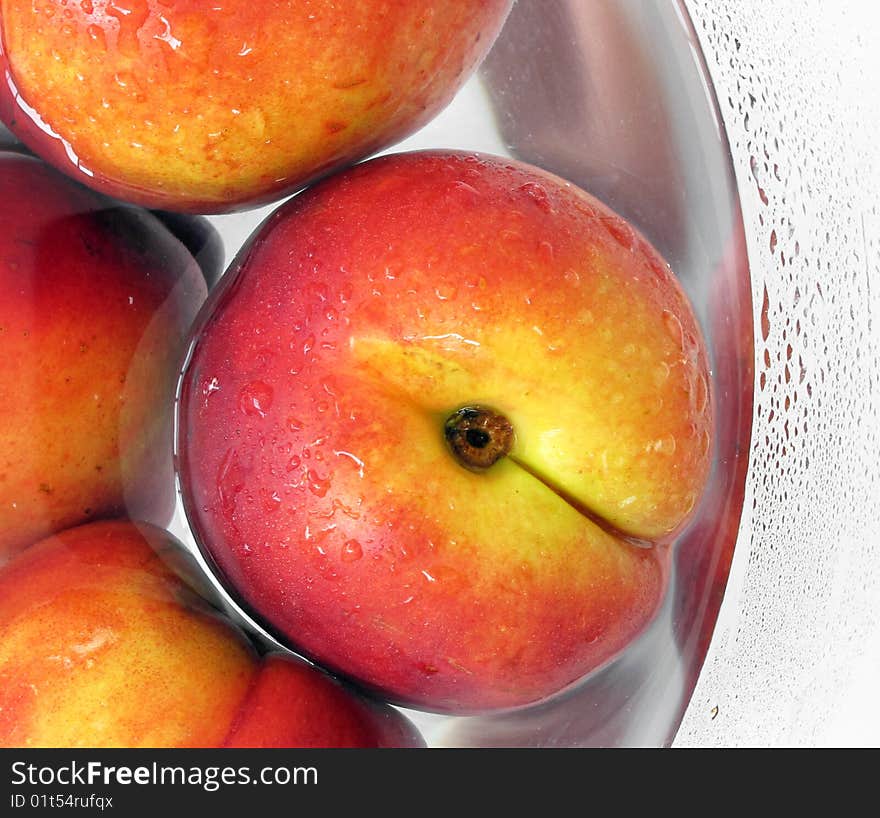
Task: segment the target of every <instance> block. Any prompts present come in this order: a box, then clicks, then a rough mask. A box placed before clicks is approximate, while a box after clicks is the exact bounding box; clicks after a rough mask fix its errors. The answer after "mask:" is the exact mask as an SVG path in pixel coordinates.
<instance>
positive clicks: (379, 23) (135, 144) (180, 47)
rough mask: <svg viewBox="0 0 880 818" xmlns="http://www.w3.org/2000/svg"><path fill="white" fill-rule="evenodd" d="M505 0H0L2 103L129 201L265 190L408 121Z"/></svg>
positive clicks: (490, 37)
mask: <svg viewBox="0 0 880 818" xmlns="http://www.w3.org/2000/svg"><path fill="white" fill-rule="evenodd" d="M510 5H511V0H443V2H439V3H438V2H435V0H345V2H338V0H261V1H260V2H258V3H255V2H253V1H252V0H225V1H224V2H223V3H218V4H213V5H212V4H206V3H203V2H197V0H177V2H174V3H167V2H158V1H157V0H116V2H114V3H108V2H102V0H94V2H92V1H91V0H90V1H89V2H83V3H68V2H67V0H45V2H42V3H40V4H39V5H34V4H33V3H32V2H31V0H3V3H2V4H0V35H2V39H3V47H2V49H0V74H2V75H3V76H5V77H6V79H7V81H5V82H3V83H2V84H0V119H3V120H4V121H5V122H6V124H7V125H8V126H9V127H10V129H11V130H12V131H13V132H14V133H15V134H16V135H18V137H19V138H21V139H22V140H23V141H24V142H26V143H27V144H28V145H29V146H30V147H31V148H32V149H33V150H34V151H36V152H37V153H39V154H40V155H41V156H43V157H44V158H45V159H47V160H48V161H50V162H52V163H53V164H55V165H56V166H57V167H59V168H62V169H63V170H65V171H66V172H68V173H70V174H72V175H74V176H75V177H76V178H77V179H78V180H79V181H81V182H84V183H85V184H89V185H92V186H94V187H96V188H98V189H101V190H104V191H105V192H109V193H111V194H113V195H116V196H119V197H120V198H123V199H126V200H127V201H132V202H136V203H138V204H143V205H147V206H149V207H159V208H164V209H170V210H188V211H192V212H199V213H209V212H212V213H213V212H223V211H227V210H232V209H236V208H240V207H243V206H252V205H256V204H258V203H261V202H268V201H271V200H273V199H277V198H280V197H281V196H282V195H284V194H285V193H289V192H292V191H294V190H296V189H298V188H300V187H302V186H303V185H304V184H306V183H307V182H309V181H310V180H312V179H314V178H315V177H317V176H319V175H321V174H325V173H327V172H329V171H330V170H332V169H334V168H338V167H340V166H344V165H346V164H350V163H353V162H355V161H356V160H358V159H361V158H363V157H365V156H367V155H369V154H371V153H373V152H375V151H378V150H380V149H381V148H384V147H386V146H388V145H391V144H393V143H394V142H396V141H398V140H399V139H402V138H403V137H404V136H407V135H408V134H410V133H412V132H413V131H415V130H416V129H417V128H419V127H421V126H422V125H424V124H425V123H426V122H428V120H429V119H431V118H432V117H433V116H434V115H435V114H437V113H438V112H439V111H440V110H441V109H442V108H443V107H445V106H446V104H447V103H448V102H449V101H450V100H451V99H452V97H453V95H454V94H455V92H456V91H457V90H458V89H459V88H460V87H461V85H462V84H463V83H464V81H465V80H466V79H467V78H468V76H469V75H470V73H471V72H472V71H473V69H474V68H475V67H476V65H477V64H478V63H479V61H480V60H481V59H482V58H483V56H484V55H485V54H486V52H487V51H488V50H489V47H490V46H491V44H492V42H493V41H494V39H495V37H496V35H497V33H498V31H499V29H500V27H501V24H502V22H503V21H504V19H505V17H506V15H507V12H508V10H509V8H510Z"/></svg>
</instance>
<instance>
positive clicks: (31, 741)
mask: <svg viewBox="0 0 880 818" xmlns="http://www.w3.org/2000/svg"><path fill="white" fill-rule="evenodd" d="M179 549H182V546H181V545H180V543H177V542H176V541H175V540H174V539H173V538H172V537H171V536H170V535H169V534H168V533H166V532H165V531H161V530H159V529H157V528H154V527H152V526H148V525H144V524H134V523H131V522H129V521H125V520H114V521H105V522H98V523H91V524H88V525H84V526H79V527H78V528H74V529H69V530H67V531H64V532H61V533H59V534H58V535H56V536H53V537H50V538H48V539H46V540H44V541H42V542H40V543H38V544H36V545H34V546H33V547H32V548H29V549H28V550H27V551H24V552H22V553H21V554H19V555H17V556H16V557H15V559H13V560H12V561H11V562H9V563H8V564H7V565H6V566H5V567H4V568H3V569H2V570H0V746H4V747H45V746H49V747H327V746H329V747H376V746H418V745H420V744H421V743H422V740H421V738H420V737H419V735H418V733H417V732H416V730H415V728H414V727H413V726H412V725H411V724H410V723H409V722H408V721H407V720H406V719H405V718H404V717H403V716H402V715H401V714H399V713H397V712H396V711H394V710H392V709H391V708H388V707H386V706H383V705H380V704H378V703H373V702H370V701H368V700H366V699H364V698H362V697H361V696H359V695H356V694H354V693H353V692H351V691H349V690H348V689H346V688H344V687H343V686H342V685H341V684H340V683H338V682H337V681H335V680H333V679H331V678H330V677H329V676H326V675H325V674H323V673H320V672H319V671H317V670H315V669H313V668H311V667H309V666H308V665H306V664H305V663H304V662H302V661H300V660H296V659H294V658H292V657H289V656H286V655H281V654H269V655H267V656H265V657H263V658H262V659H260V658H259V657H258V655H257V653H256V651H255V650H254V648H253V647H252V646H251V644H250V643H249V642H248V641H247V639H245V637H244V634H243V633H242V632H241V631H239V630H238V629H237V628H235V627H233V626H232V625H231V624H230V623H229V622H228V621H227V620H225V619H224V618H222V617H221V616H220V615H219V613H218V612H217V611H215V610H214V609H212V608H211V607H209V606H208V605H207V604H206V603H205V602H204V601H203V600H202V599H201V598H200V597H199V596H197V595H196V594H195V593H194V592H193V591H192V590H191V589H190V588H189V587H188V586H187V585H186V584H185V583H184V582H183V581H182V580H181V579H180V578H179V577H178V575H177V574H175V573H173V572H172V570H171V569H170V568H169V565H168V564H166V562H165V560H166V559H168V560H169V561H171V562H173V561H174V559H175V558H176V557H177V555H178V554H179V553H180V551H179Z"/></svg>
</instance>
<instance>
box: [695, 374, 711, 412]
mask: <svg viewBox="0 0 880 818" xmlns="http://www.w3.org/2000/svg"><path fill="white" fill-rule="evenodd" d="M693 395H694V409H695V410H696V412H697V413H698V414H703V412H705V411H706V405H707V404H708V403H709V386H708V384H707V383H706V377H705V376H704V375H703V373H702V372H700V373H698V374H697V378H696V382H695V383H694V392H693Z"/></svg>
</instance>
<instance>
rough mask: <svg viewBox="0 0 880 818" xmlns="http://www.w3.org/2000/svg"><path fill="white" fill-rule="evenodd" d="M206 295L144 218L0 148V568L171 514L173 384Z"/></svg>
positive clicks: (193, 269) (192, 268)
mask: <svg viewBox="0 0 880 818" xmlns="http://www.w3.org/2000/svg"><path fill="white" fill-rule="evenodd" d="M206 296H207V287H206V284H205V280H204V277H203V276H202V274H201V272H200V270H199V267H198V265H197V264H196V262H195V260H194V259H193V257H192V255H191V254H190V253H189V252H188V251H187V249H186V248H185V247H184V246H183V244H182V243H181V242H180V241H178V240H177V239H176V238H175V237H174V236H173V235H172V234H171V233H170V232H169V231H168V230H167V229H166V228H165V227H164V226H163V225H162V224H161V223H160V222H159V221H158V220H157V219H156V218H155V217H154V216H152V215H151V214H150V213H148V212H146V211H144V210H141V209H139V208H132V207H123V206H121V205H120V204H119V203H118V202H113V201H111V200H109V199H107V198H106V197H104V196H101V195H99V194H96V193H94V192H92V191H91V190H88V189H87V188H84V187H82V186H81V185H77V184H75V183H73V182H72V181H70V179H68V178H67V177H65V176H63V175H62V174H61V173H59V172H57V171H56V170H54V169H53V168H50V167H49V166H48V165H46V164H45V163H44V162H42V161H40V160H38V159H35V158H32V157H29V156H25V155H19V154H12V153H2V152H0V563H2V561H3V559H4V558H5V557H6V556H8V555H9V554H10V553H12V552H14V551H16V550H18V549H20V548H22V547H25V546H27V545H30V544H31V543H33V542H35V541H36V540H38V539H41V538H42V537H45V536H46V535H48V534H50V533H52V532H54V531H58V530H61V529H63V528H67V527H69V526H72V525H76V524H78V523H81V522H86V521H88V520H93V519H98V518H100V517H103V516H115V515H119V514H122V513H124V512H125V511H126V510H128V511H129V512H130V513H131V514H132V515H134V516H136V517H138V518H139V519H144V520H148V521H150V522H154V523H156V524H158V525H165V524H166V523H167V522H168V521H169V520H170V519H171V514H172V511H173V508H174V501H175V496H174V486H173V474H174V472H173V468H172V465H171V454H172V434H171V431H172V430H171V421H172V419H173V408H172V406H173V400H174V388H175V383H176V375H177V370H178V368H179V359H180V356H181V355H182V353H183V351H184V340H185V335H186V333H187V331H188V329H189V325H190V323H191V322H192V319H193V318H194V317H195V315H196V312H197V310H198V308H199V307H200V306H201V304H202V302H203V301H204V300H205V297H206Z"/></svg>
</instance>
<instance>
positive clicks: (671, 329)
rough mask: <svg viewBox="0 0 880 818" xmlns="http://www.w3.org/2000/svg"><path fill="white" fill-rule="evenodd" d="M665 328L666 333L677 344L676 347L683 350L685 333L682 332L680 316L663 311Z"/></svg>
mask: <svg viewBox="0 0 880 818" xmlns="http://www.w3.org/2000/svg"><path fill="white" fill-rule="evenodd" d="M663 326H664V327H666V332H667V334H668V335H669V337H670V338H671V339H672V340H673V341H674V342H675V345H676V346H677V347H678V348H679V349H681V345H682V339H683V334H684V333H683V332H682V329H681V321H679V320H678V316H676V315H674V314H673V313H671V312H669V310H663Z"/></svg>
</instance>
